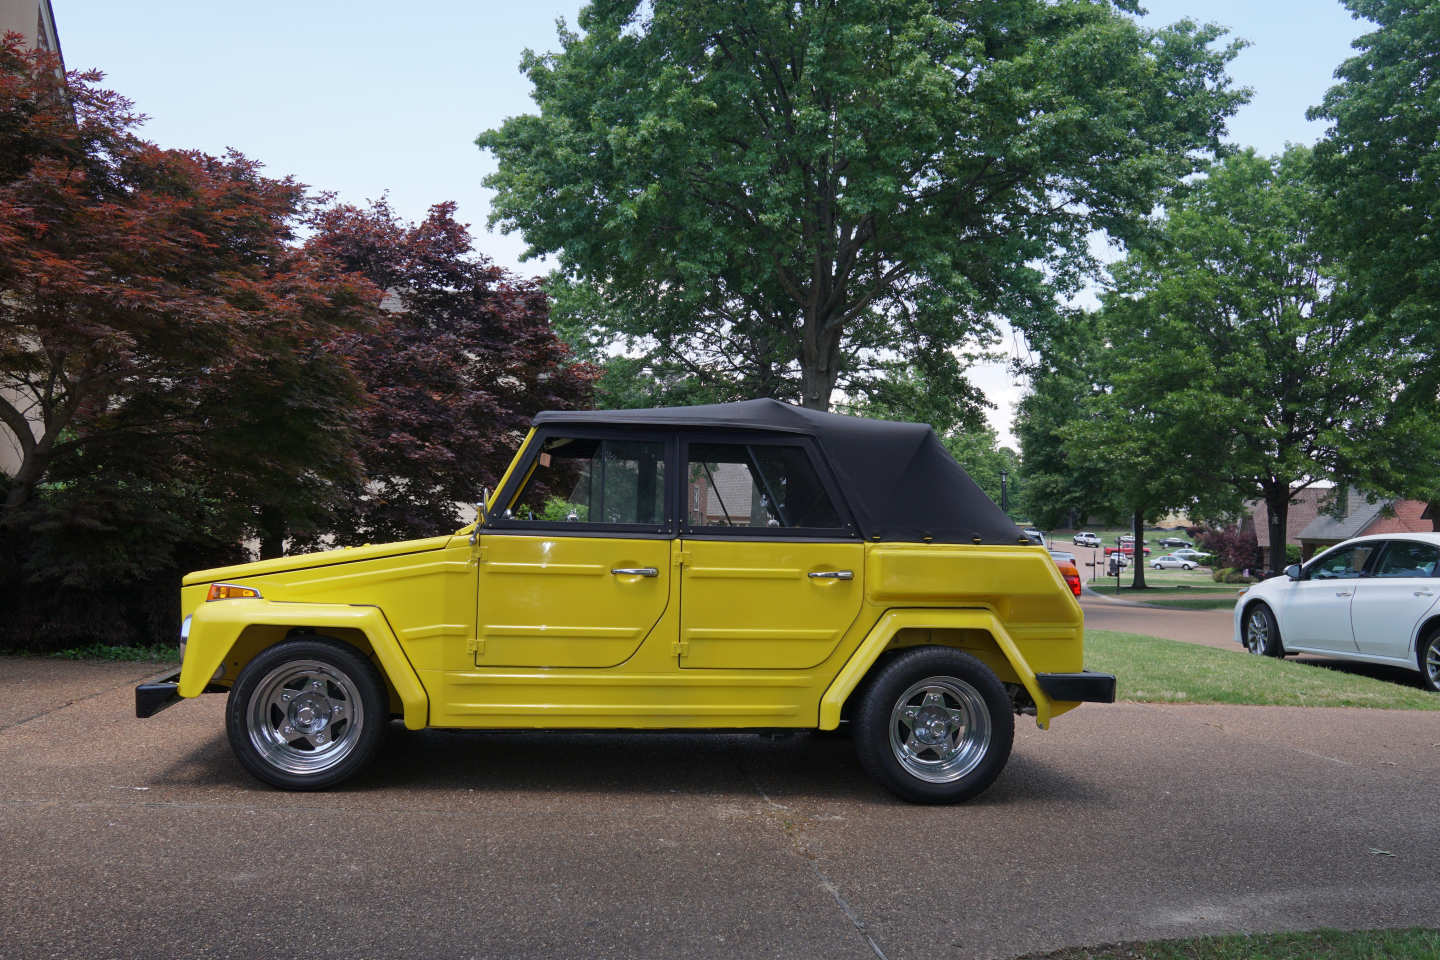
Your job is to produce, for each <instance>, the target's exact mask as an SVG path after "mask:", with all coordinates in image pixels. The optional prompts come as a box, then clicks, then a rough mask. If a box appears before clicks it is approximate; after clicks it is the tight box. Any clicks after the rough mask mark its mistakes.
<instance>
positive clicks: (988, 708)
mask: <svg viewBox="0 0 1440 960" xmlns="http://www.w3.org/2000/svg"><path fill="white" fill-rule="evenodd" d="M853 725H854V728H855V749H856V752H857V753H858V755H859V757H860V763H861V765H862V766H864V767H865V769H866V771H867V772H869V774H870V775H871V776H872V777H874V778H875V779H876V780H878V781H879V782H880V783H882V784H883V785H884V786H886V787H887V788H889V789H890V790H891V791H892V792H894V793H895V794H896V795H898V796H900V797H902V798H903V799H905V800H910V801H913V802H916V803H955V802H958V801H961V800H968V799H969V798H971V797H973V796H975V795H977V794H979V793H980V792H981V791H983V790H984V789H985V788H986V787H988V786H990V784H991V783H993V782H994V780H995V778H996V777H997V776H999V775H1000V771H1001V770H1003V769H1004V767H1005V762H1006V761H1007V760H1008V759H1009V757H1010V748H1011V745H1012V743H1013V742H1014V737H1015V717H1014V715H1013V714H1012V712H1011V706H1010V698H1009V696H1007V695H1006V693H1005V687H1004V686H1003V685H1002V684H1001V683H1000V680H999V679H998V678H997V677H996V676H995V674H994V673H992V672H991V670H990V668H989V667H986V666H985V665H984V664H983V663H981V662H980V661H979V660H976V659H975V658H974V657H972V656H970V655H969V654H966V653H961V652H960V651H958V650H952V649H950V648H948V647H915V648H913V649H910V650H906V651H904V652H902V653H900V654H898V655H897V656H895V658H894V659H892V660H891V661H890V662H889V663H887V664H885V665H884V666H883V667H882V668H881V669H880V672H879V673H878V674H877V675H876V676H875V677H874V679H873V680H872V681H871V682H870V683H869V685H868V686H867V688H866V689H865V692H864V694H863V695H862V696H861V699H860V702H859V704H858V707H857V709H856V711H855V716H854V724H853Z"/></svg>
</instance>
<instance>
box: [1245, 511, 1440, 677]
mask: <svg viewBox="0 0 1440 960" xmlns="http://www.w3.org/2000/svg"><path fill="white" fill-rule="evenodd" d="M1437 598H1440V533H1404V534H1379V535H1372V536H1368V537H1356V538H1355V539H1353V540H1347V541H1345V542H1344V543H1341V544H1339V545H1338V546H1335V547H1331V548H1330V549H1329V550H1326V551H1325V552H1324V553H1322V554H1320V555H1319V556H1317V557H1315V559H1313V560H1311V561H1310V562H1309V563H1307V564H1305V565H1304V566H1303V567H1302V566H1300V565H1299V564H1293V565H1291V566H1289V567H1286V568H1285V573H1284V575H1283V576H1279V577H1271V578H1270V579H1268V580H1265V581H1262V582H1261V583H1258V584H1255V585H1254V586H1252V587H1250V588H1249V589H1248V590H1246V591H1245V592H1244V593H1242V594H1241V595H1240V599H1239V600H1237V601H1236V602H1235V615H1234V628H1235V642H1236V643H1239V644H1242V645H1243V646H1244V647H1245V649H1247V650H1249V651H1250V652H1251V653H1253V654H1257V655H1260V656H1267V657H1283V656H1285V655H1286V654H1291V653H1314V654H1319V655H1321V656H1325V657H1335V658H1337V659H1341V660H1356V661H1359V662H1362V663H1381V664H1387V665H1389V666H1395V667H1403V668H1405V669H1407V670H1414V671H1416V672H1418V673H1419V674H1420V678H1421V681H1422V682H1423V683H1424V685H1425V686H1426V687H1427V688H1429V689H1430V690H1434V691H1437V692H1440V599H1437Z"/></svg>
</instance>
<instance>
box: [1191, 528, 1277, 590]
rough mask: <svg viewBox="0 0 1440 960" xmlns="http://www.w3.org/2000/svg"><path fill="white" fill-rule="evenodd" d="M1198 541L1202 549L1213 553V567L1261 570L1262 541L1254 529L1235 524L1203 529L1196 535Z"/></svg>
mask: <svg viewBox="0 0 1440 960" xmlns="http://www.w3.org/2000/svg"><path fill="white" fill-rule="evenodd" d="M1196 543H1197V544H1198V545H1199V548H1200V549H1201V550H1203V551H1205V552H1206V553H1209V554H1211V555H1212V558H1211V564H1210V565H1211V566H1212V567H1215V568H1219V567H1230V568H1232V569H1235V570H1259V569H1260V567H1261V556H1260V542H1259V540H1258V539H1256V537H1255V534H1254V532H1253V531H1249V530H1242V529H1241V528H1240V527H1238V526H1236V525H1234V524H1231V525H1229V526H1226V527H1219V528H1214V529H1207V530H1201V531H1200V533H1199V534H1197V535H1196ZM1216 579H1217V580H1218V579H1219V578H1218V577H1217V578H1216Z"/></svg>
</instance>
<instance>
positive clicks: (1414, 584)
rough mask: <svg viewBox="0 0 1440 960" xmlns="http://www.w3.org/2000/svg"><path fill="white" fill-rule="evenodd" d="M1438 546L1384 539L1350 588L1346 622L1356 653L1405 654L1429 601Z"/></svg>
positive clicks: (1439, 555)
mask: <svg viewBox="0 0 1440 960" xmlns="http://www.w3.org/2000/svg"><path fill="white" fill-rule="evenodd" d="M1437 565H1440V547H1436V546H1435V545H1434V544H1430V543H1420V542H1418V541H1415V540H1390V541H1387V542H1386V544H1385V548H1384V550H1383V551H1382V552H1381V553H1380V555H1379V557H1377V558H1376V561H1375V565H1374V567H1373V569H1372V570H1371V572H1370V576H1368V577H1366V578H1365V579H1363V580H1362V581H1360V582H1359V583H1358V584H1357V585H1356V587H1355V599H1354V601H1353V602H1352V603H1351V605H1350V622H1351V626H1352V629H1353V631H1354V633H1355V645H1356V646H1357V647H1358V648H1359V650H1360V652H1361V653H1368V654H1371V655H1374V656H1379V657H1394V658H1396V659H1400V660H1404V659H1409V658H1410V655H1411V653H1412V646H1411V639H1412V638H1413V637H1414V634H1415V628H1416V627H1417V626H1418V625H1419V623H1420V620H1421V618H1423V617H1424V616H1425V614H1426V613H1427V612H1429V610H1430V608H1431V607H1433V606H1435V603H1436V597H1437V595H1440V590H1437V589H1436V587H1437V582H1440V581H1437V579H1436V576H1435V573H1436V569H1437Z"/></svg>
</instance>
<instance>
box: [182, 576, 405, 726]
mask: <svg viewBox="0 0 1440 960" xmlns="http://www.w3.org/2000/svg"><path fill="white" fill-rule="evenodd" d="M253 626H274V627H306V628H309V629H312V630H317V631H322V632H323V631H324V630H326V629H331V630H358V631H360V632H361V633H363V634H364V635H365V638H366V639H367V640H369V641H370V647H371V649H372V650H374V652H375V658H376V659H377V660H379V661H380V668H381V669H382V670H383V671H384V672H385V676H386V677H388V678H389V680H390V684H391V685H392V686H393V687H394V688H395V693H396V694H397V695H398V696H399V698H400V703H401V705H402V706H403V708H404V714H405V726H406V727H408V728H409V729H411V730H420V729H423V728H424V727H425V724H426V722H427V721H428V719H429V712H430V700H429V698H428V697H427V696H426V694H425V688H424V686H422V685H421V683H420V678H419V677H418V676H417V675H416V673H415V668H414V667H412V666H411V665H410V660H409V658H407V657H406V656H405V652H404V651H403V650H401V649H400V641H399V640H398V639H397V638H396V636H395V631H393V630H391V629H390V624H389V623H388V622H387V621H386V620H385V615H384V614H383V613H381V612H380V608H379V607H366V606H355V605H350V604H341V603H277V602H274V601H270V600H219V601H215V602H212V603H203V604H201V605H200V607H199V608H198V609H196V610H195V612H194V614H192V619H191V622H190V639H189V641H188V642H187V644H186V647H185V661H184V663H183V664H181V667H180V687H179V690H178V692H179V694H180V696H182V697H196V696H199V695H200V694H201V693H203V692H204V691H205V687H206V685H207V684H208V683H209V682H210V678H211V677H213V676H214V675H215V671H216V670H217V669H218V668H219V667H220V664H221V663H223V662H224V660H225V657H226V655H227V654H228V653H229V652H230V650H231V649H232V648H233V647H234V646H235V643H236V641H237V640H239V639H240V634H241V633H243V632H244V631H245V629H246V628H247V627H253Z"/></svg>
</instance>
